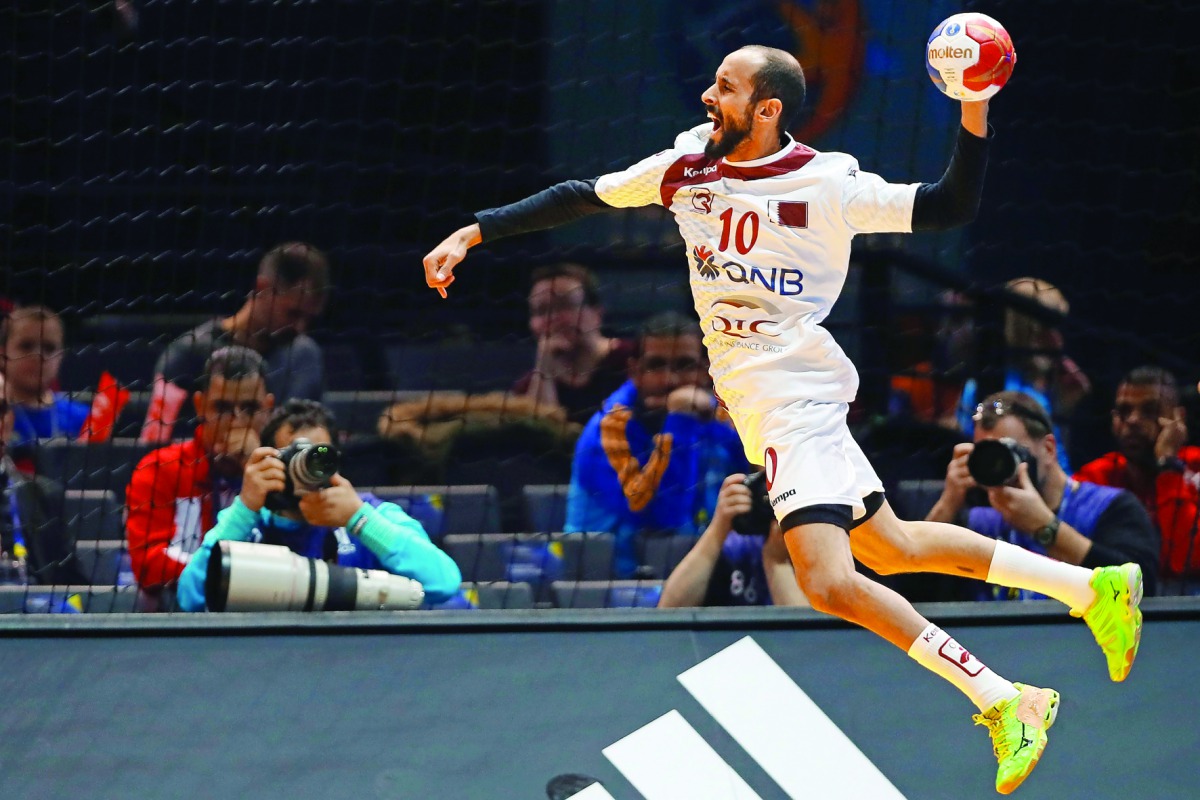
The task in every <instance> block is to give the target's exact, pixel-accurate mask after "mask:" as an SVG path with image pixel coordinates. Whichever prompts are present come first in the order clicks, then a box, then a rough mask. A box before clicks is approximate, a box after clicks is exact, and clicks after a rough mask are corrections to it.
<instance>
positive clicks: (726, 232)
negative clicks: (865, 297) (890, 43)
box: [596, 126, 919, 415]
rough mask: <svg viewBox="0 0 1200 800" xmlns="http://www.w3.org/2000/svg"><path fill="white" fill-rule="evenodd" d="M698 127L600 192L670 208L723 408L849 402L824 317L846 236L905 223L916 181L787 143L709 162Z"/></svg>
mask: <svg viewBox="0 0 1200 800" xmlns="http://www.w3.org/2000/svg"><path fill="white" fill-rule="evenodd" d="M702 127H703V126H702ZM699 130H700V129H696V131H693V132H688V133H684V134H681V135H680V136H679V138H678V139H677V140H676V145H675V148H673V149H671V150H665V151H663V152H661V153H658V154H657V155H653V156H651V157H649V158H647V159H645V160H643V161H641V162H639V163H637V164H634V165H633V166H632V167H630V168H628V169H626V170H623V171H621V172H614V173H610V174H608V175H604V176H602V177H600V178H599V179H598V180H597V181H596V194H597V195H598V196H599V197H600V199H601V200H602V201H604V202H605V203H607V204H608V205H610V206H615V207H618V208H628V207H634V206H646V205H651V204H657V205H661V206H663V207H664V208H667V209H668V210H669V211H671V213H672V214H674V215H675V220H676V222H677V223H678V224H679V231H680V233H681V234H683V239H684V242H685V243H686V246H687V251H688V257H689V259H688V260H689V265H688V266H689V274H690V281H691V287H692V298H693V300H694V301H695V304H696V313H697V314H698V315H699V317H700V323H701V325H702V327H703V329H704V344H705V347H706V348H707V349H708V354H709V358H710V360H711V362H712V376H713V380H714V381H715V384H716V390H717V394H718V396H719V397H720V398H721V399H722V400H723V401H724V402H725V403H726V404H728V405H729V407H730V408H731V409H734V410H736V412H737V413H738V414H739V415H746V414H758V413H763V412H767V411H770V410H772V409H776V408H779V407H781V406H783V405H786V404H788V403H793V402H796V401H798V400H817V401H828V402H850V401H851V400H853V399H854V396H855V394H856V393H857V391H858V373H857V372H856V371H855V369H854V365H853V364H852V363H851V362H850V359H849V358H847V357H846V354H845V353H844V352H843V351H842V349H841V347H839V346H838V344H837V342H835V341H834V340H833V337H832V336H831V335H830V334H829V332H828V331H826V330H825V329H824V328H823V327H821V322H822V321H823V320H824V319H825V318H826V317H827V316H828V315H829V312H830V310H831V309H832V308H833V304H834V303H835V302H836V301H837V298H838V295H839V294H841V291H842V286H843V285H844V284H845V282H846V273H847V270H848V269H849V264H850V240H851V239H853V238H854V235H855V234H858V233H876V232H885V231H896V232H905V233H907V232H909V231H911V230H912V210H913V200H914V198H915V197H916V192H917V186H919V184H916V183H912V184H892V183H888V182H886V181H885V180H883V179H882V178H881V177H879V176H878V175H875V174H872V173H869V172H862V171H860V170H859V168H858V162H857V161H856V160H855V159H854V158H852V157H851V156H848V155H846V154H844V153H819V152H817V151H816V150H813V149H811V148H809V147H806V146H805V145H802V144H799V143H798V142H795V141H791V140H789V143H788V144H787V145H786V146H785V147H784V148H783V149H782V150H780V151H779V152H778V153H775V154H774V155H771V156H768V157H766V158H761V159H758V160H755V161H745V162H738V163H735V162H729V161H725V160H724V159H720V160H717V161H713V160H711V159H709V158H707V157H706V156H705V155H704V154H703V153H702V152H697V151H698V150H703V146H704V137H703V135H700V134H698V133H697V131H699Z"/></svg>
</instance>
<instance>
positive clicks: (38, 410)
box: [0, 306, 89, 450]
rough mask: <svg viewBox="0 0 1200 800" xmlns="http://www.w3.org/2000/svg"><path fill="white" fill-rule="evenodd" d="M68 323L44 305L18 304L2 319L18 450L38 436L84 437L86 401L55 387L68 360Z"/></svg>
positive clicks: (0, 353)
mask: <svg viewBox="0 0 1200 800" xmlns="http://www.w3.org/2000/svg"><path fill="white" fill-rule="evenodd" d="M63 341H64V335H63V324H62V320H61V319H59V317H58V314H55V313H54V312H53V311H51V310H50V309H49V308H46V307H45V306H18V307H17V308H15V309H14V310H13V311H12V313H11V314H9V316H8V317H7V318H6V319H5V320H4V321H3V322H2V323H0V358H2V361H3V364H2V365H0V366H2V367H3V372H4V376H5V378H7V379H8V400H9V402H11V403H12V411H13V437H12V441H11V442H10V443H9V445H10V446H11V447H12V448H14V449H17V450H21V449H22V448H26V447H29V446H32V445H33V444H34V443H36V442H37V441H38V440H39V439H51V438H67V439H74V438H76V437H77V436H79V431H80V429H81V428H83V423H84V422H85V421H86V420H87V417H88V412H89V407H88V405H87V404H86V403H81V402H79V401H77V400H72V399H71V398H70V397H68V396H67V395H65V394H63V393H61V392H56V391H54V388H55V387H56V386H57V385H58V373H59V370H60V369H61V368H62V362H63Z"/></svg>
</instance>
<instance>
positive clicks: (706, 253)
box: [692, 244, 721, 281]
mask: <svg viewBox="0 0 1200 800" xmlns="http://www.w3.org/2000/svg"><path fill="white" fill-rule="evenodd" d="M692 258H694V259H696V271H697V272H699V273H700V277H701V278H705V279H707V280H710V281H711V280H712V279H713V278H715V277H717V275H719V274H721V271H720V269H719V268H718V267H717V264H716V256H715V255H713V251H712V250H709V249H708V248H707V247H705V246H704V245H702V244H699V245H696V246H695V247H693V248H692Z"/></svg>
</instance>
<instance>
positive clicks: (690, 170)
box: [683, 164, 717, 178]
mask: <svg viewBox="0 0 1200 800" xmlns="http://www.w3.org/2000/svg"><path fill="white" fill-rule="evenodd" d="M716 171H717V165H716V164H713V165H712V166H710V167H705V168H703V169H696V168H695V167H684V168H683V177H685V178H694V177H696V176H697V175H711V174H712V173H714V172H716Z"/></svg>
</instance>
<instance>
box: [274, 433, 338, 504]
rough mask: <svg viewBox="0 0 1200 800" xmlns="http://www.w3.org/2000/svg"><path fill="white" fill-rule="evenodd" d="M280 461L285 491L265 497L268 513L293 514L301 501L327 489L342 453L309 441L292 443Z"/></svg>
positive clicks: (282, 453)
mask: <svg viewBox="0 0 1200 800" xmlns="http://www.w3.org/2000/svg"><path fill="white" fill-rule="evenodd" d="M279 460H280V461H282V462H283V473H284V488H283V491H282V492H271V493H270V494H268V495H267V499H266V503H265V505H266V507H267V508H268V509H270V510H271V511H289V510H291V511H294V510H295V509H297V508H299V507H300V498H301V497H303V496H304V495H306V494H308V493H309V492H315V491H319V490H320V489H324V488H325V487H327V486H329V479H330V478H332V477H333V476H334V474H335V473H336V472H337V471H338V469H339V468H340V467H341V465H342V454H341V453H340V452H339V451H338V449H337V448H336V447H334V446H333V445H331V444H313V443H312V442H311V441H309V440H308V439H304V438H300V439H294V440H292V443H291V444H289V445H288V446H287V447H285V448H283V450H282V451H281V452H280V453H279Z"/></svg>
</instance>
